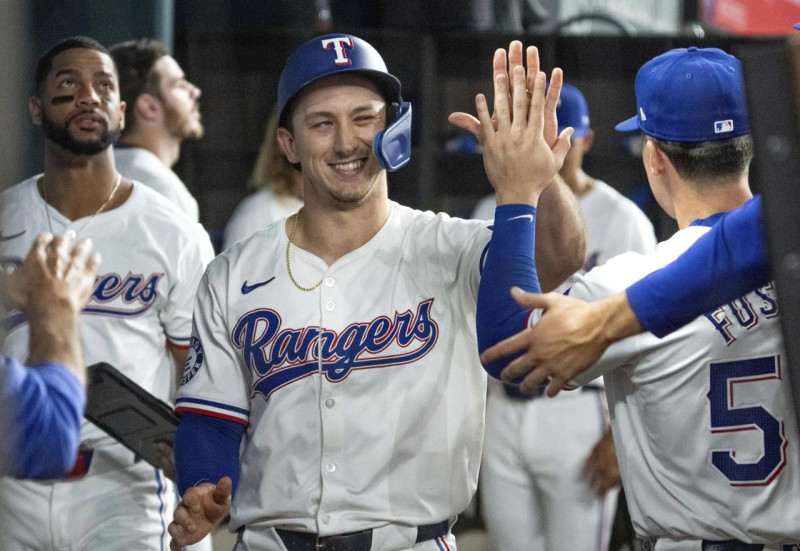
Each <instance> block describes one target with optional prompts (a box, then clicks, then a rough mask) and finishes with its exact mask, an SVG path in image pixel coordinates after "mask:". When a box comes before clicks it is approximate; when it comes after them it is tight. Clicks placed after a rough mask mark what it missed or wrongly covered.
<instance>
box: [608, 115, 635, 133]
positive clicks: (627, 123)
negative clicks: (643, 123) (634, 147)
mask: <svg viewBox="0 0 800 551" xmlns="http://www.w3.org/2000/svg"><path fill="white" fill-rule="evenodd" d="M614 128H615V129H616V130H617V131H618V132H633V131H635V130H639V116H638V115H634V116H632V117H631V118H629V119H627V120H624V121H622V122H621V123H619V124H618V125H617V126H615V127H614Z"/></svg>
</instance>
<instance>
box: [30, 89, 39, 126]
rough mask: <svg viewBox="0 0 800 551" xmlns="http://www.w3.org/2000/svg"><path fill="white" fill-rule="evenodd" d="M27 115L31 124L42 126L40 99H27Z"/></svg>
mask: <svg viewBox="0 0 800 551" xmlns="http://www.w3.org/2000/svg"><path fill="white" fill-rule="evenodd" d="M28 113H29V114H30V116H31V122H32V123H33V124H35V125H36V126H42V99H41V98H40V97H38V96H31V97H30V99H28Z"/></svg>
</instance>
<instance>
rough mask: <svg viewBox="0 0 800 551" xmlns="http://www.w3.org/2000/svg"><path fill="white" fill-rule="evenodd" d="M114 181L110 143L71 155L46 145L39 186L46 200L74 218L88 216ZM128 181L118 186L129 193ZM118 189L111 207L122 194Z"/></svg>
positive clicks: (101, 202)
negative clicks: (92, 152) (98, 150)
mask: <svg viewBox="0 0 800 551" xmlns="http://www.w3.org/2000/svg"><path fill="white" fill-rule="evenodd" d="M116 181H117V169H116V167H115V165H114V153H113V149H112V148H111V147H109V148H108V149H106V150H105V151H103V152H102V153H99V154H97V155H73V154H71V153H68V152H66V151H64V150H63V149H61V148H59V147H58V146H51V145H48V146H47V147H46V149H45V170H44V176H43V177H42V180H41V183H40V184H39V190H40V192H41V193H42V196H43V197H44V195H45V194H46V195H47V202H48V203H49V204H50V205H52V206H53V207H54V208H55V209H56V210H57V211H58V212H60V213H61V214H63V215H64V216H66V217H67V218H69V219H70V220H77V219H78V218H83V217H85V216H91V215H93V214H95V213H96V212H97V210H98V209H99V208H100V207H101V206H102V205H103V204H104V203H105V202H106V200H107V199H108V198H109V196H110V195H111V190H112V189H114V184H115V183H116ZM129 187H130V184H127V183H126V184H125V185H124V186H120V188H126V190H127V192H128V193H129V191H130V189H129ZM121 191H122V190H121V189H118V190H117V193H116V194H115V197H114V199H115V200H114V201H113V202H112V204H109V205H107V206H106V209H105V210H110V209H111V208H114V207H115V206H118V205H119V204H121V203H120V199H121V198H123V197H122V196H123V195H125V197H127V194H123V193H121Z"/></svg>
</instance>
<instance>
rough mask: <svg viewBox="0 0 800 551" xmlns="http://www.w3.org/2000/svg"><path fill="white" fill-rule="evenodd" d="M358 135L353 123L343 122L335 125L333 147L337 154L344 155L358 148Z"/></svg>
mask: <svg viewBox="0 0 800 551" xmlns="http://www.w3.org/2000/svg"><path fill="white" fill-rule="evenodd" d="M358 142H359V139H358V136H357V134H356V132H355V128H354V127H353V124H352V123H350V122H344V123H341V124H337V125H336V140H335V142H334V149H335V151H336V153H338V154H339V155H341V156H343V157H346V156H347V155H350V154H352V153H353V152H354V151H355V150H356V149H358Z"/></svg>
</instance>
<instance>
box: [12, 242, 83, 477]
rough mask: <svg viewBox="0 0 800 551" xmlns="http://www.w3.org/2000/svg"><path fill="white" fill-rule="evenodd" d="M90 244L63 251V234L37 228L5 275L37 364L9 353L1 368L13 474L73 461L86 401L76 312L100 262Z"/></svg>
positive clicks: (58, 471) (39, 472)
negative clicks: (25, 251) (12, 269)
mask: <svg viewBox="0 0 800 551" xmlns="http://www.w3.org/2000/svg"><path fill="white" fill-rule="evenodd" d="M90 250H91V242H90V241H81V242H79V243H78V244H77V245H76V246H75V247H74V248H73V249H72V251H69V247H68V242H67V241H66V240H65V239H64V238H63V237H62V236H56V237H53V236H52V235H49V234H43V235H40V236H38V237H37V238H36V240H35V241H34V244H33V246H32V247H31V251H30V252H29V253H28V256H27V258H26V259H25V262H24V263H23V264H22V265H21V266H20V268H19V270H17V272H15V274H13V275H12V276H10V277H9V279H8V281H7V285H8V289H7V290H8V293H9V296H10V297H11V298H12V299H13V301H14V304H15V305H16V306H18V307H19V308H21V309H22V310H23V311H24V312H25V313H26V315H27V317H28V320H29V325H30V348H29V359H28V362H29V363H30V364H31V365H33V366H36V367H33V368H25V367H23V366H21V365H20V364H18V363H17V362H15V361H14V360H10V359H9V360H8V361H7V364H6V370H4V378H3V389H2V392H3V396H4V398H5V399H4V403H7V404H9V407H10V408H11V411H10V415H9V418H11V419H13V421H12V422H11V424H10V427H9V428H10V430H12V431H13V432H12V435H11V439H12V442H13V444H12V445H10V446H7V447H6V451H7V452H12V453H13V455H12V456H11V457H9V458H7V461H6V463H7V465H8V466H9V468H10V470H11V472H12V474H13V475H14V476H16V477H18V478H53V477H57V476H63V474H64V473H65V472H67V471H68V470H69V469H70V468H71V467H72V465H73V463H74V461H75V457H76V453H77V448H78V443H79V435H80V425H81V419H82V418H83V410H84V408H85V407H86V391H85V389H84V386H83V385H84V383H85V372H84V369H85V368H84V363H83V352H82V349H81V344H80V334H79V324H78V316H79V315H80V312H81V310H82V309H83V306H84V305H85V304H86V302H87V301H88V298H89V295H90V293H91V291H92V288H93V285H94V276H95V272H96V268H97V264H98V263H99V256H98V255H90Z"/></svg>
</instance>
